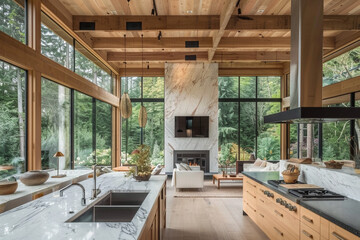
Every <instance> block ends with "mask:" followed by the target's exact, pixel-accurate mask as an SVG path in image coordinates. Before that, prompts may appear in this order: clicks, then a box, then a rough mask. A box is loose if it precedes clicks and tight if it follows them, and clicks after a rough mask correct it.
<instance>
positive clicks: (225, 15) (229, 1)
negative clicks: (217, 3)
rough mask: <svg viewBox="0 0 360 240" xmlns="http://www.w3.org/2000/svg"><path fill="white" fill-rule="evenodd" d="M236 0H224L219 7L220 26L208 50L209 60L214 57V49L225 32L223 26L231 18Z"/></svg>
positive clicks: (224, 26)
mask: <svg viewBox="0 0 360 240" xmlns="http://www.w3.org/2000/svg"><path fill="white" fill-rule="evenodd" d="M237 1H238V0H225V2H224V5H223V7H222V9H221V14H220V28H219V31H217V33H216V34H215V35H214V36H213V47H212V48H211V49H210V50H209V54H208V55H209V62H211V60H212V59H213V57H214V54H215V51H216V49H217V47H218V45H219V43H220V40H221V38H222V37H223V35H224V33H225V28H226V26H227V25H228V23H229V20H230V18H231V14H232V13H233V12H234V10H235V8H236V2H237Z"/></svg>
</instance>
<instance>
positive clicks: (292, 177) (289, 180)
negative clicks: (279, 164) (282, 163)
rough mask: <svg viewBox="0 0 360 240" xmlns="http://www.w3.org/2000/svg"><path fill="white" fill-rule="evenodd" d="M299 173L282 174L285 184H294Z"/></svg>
mask: <svg viewBox="0 0 360 240" xmlns="http://www.w3.org/2000/svg"><path fill="white" fill-rule="evenodd" d="M299 175H300V173H283V177H284V182H285V183H296V182H297V179H298V177H299Z"/></svg>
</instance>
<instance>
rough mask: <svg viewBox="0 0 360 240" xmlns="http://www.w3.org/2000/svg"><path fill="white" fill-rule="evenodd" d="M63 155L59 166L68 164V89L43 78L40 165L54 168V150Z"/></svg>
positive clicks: (55, 161) (45, 167)
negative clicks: (63, 159) (63, 157)
mask: <svg viewBox="0 0 360 240" xmlns="http://www.w3.org/2000/svg"><path fill="white" fill-rule="evenodd" d="M58 151H60V152H62V153H63V154H64V155H65V161H60V168H61V169H64V168H68V167H69V166H70V159H71V154H70V89H68V88H66V87H64V86H61V85H59V84H56V83H54V82H51V81H50V80H47V79H45V78H43V79H42V81H41V167H42V169H48V168H56V167H57V159H56V158H54V157H53V156H54V154H55V153H56V152H58Z"/></svg>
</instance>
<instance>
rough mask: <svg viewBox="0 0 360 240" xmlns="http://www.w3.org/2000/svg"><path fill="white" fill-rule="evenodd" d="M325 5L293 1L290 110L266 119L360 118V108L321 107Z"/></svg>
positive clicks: (319, 0)
mask: <svg viewBox="0 0 360 240" xmlns="http://www.w3.org/2000/svg"><path fill="white" fill-rule="evenodd" d="M323 8H324V3H323V0H292V1H291V52H290V110H288V111H285V112H280V113H276V114H272V115H268V116H264V123H322V122H334V121H344V120H352V119H360V108H356V107H322V64H323V63H322V58H323V52H322V49H323V48H322V45H323Z"/></svg>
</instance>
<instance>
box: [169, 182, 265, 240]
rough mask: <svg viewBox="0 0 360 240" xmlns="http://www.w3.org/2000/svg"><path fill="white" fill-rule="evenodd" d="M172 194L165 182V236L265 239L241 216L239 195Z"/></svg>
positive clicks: (174, 237)
mask: <svg viewBox="0 0 360 240" xmlns="http://www.w3.org/2000/svg"><path fill="white" fill-rule="evenodd" d="M173 194H174V189H173V188H172V187H171V182H170V181H168V182H167V202H166V203H167V206H166V207H167V211H166V212H167V221H166V223H167V226H166V230H165V235H164V239H189V240H195V239H207V240H209V239H211V240H213V239H214V240H215V239H219V240H220V239H221V240H230V239H234V240H235V239H237V240H262V239H268V238H267V237H266V235H265V234H264V233H263V232H262V231H261V230H260V228H258V227H257V226H256V224H255V223H254V222H252V220H250V219H249V217H247V216H243V215H242V198H174V196H173Z"/></svg>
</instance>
